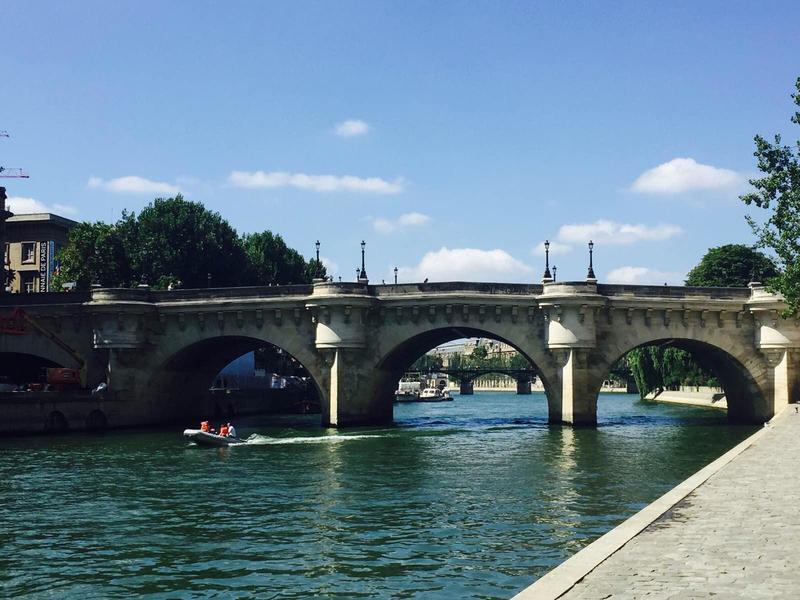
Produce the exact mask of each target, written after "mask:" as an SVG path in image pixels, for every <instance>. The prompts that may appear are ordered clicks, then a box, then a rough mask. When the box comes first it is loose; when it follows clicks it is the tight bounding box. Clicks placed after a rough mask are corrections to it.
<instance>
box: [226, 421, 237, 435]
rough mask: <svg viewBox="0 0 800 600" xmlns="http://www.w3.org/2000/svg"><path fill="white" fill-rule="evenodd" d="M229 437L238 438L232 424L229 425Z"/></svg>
mask: <svg viewBox="0 0 800 600" xmlns="http://www.w3.org/2000/svg"><path fill="white" fill-rule="evenodd" d="M228 437H232V438H235V437H236V428H235V427H234V426H233V425H231V424H230V423H228Z"/></svg>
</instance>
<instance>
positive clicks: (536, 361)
mask: <svg viewBox="0 0 800 600" xmlns="http://www.w3.org/2000/svg"><path fill="white" fill-rule="evenodd" d="M785 307H786V305H785V303H784V302H783V300H782V299H781V298H780V297H779V296H775V295H772V294H769V293H767V292H766V290H764V289H763V288H762V287H760V286H753V287H752V288H750V289H748V288H691V287H675V286H634V285H603V284H597V283H596V282H595V281H593V280H588V281H580V282H558V283H545V284H543V285H538V284H530V285H528V284H498V283H463V282H447V283H421V284H403V285H367V284H366V283H334V282H317V283H315V284H313V285H299V286H278V287H249V288H226V289H200V290H174V291H155V290H150V289H148V288H137V289H94V290H92V291H91V292H75V293H47V294H30V295H3V296H2V297H0V353H15V354H27V355H33V356H35V357H41V358H42V359H45V360H47V361H50V362H52V363H54V364H58V365H61V366H65V367H74V368H80V369H83V370H84V372H85V375H86V384H87V386H88V387H94V386H96V385H97V384H99V383H100V382H106V383H107V384H108V389H107V392H106V394H105V397H104V399H103V400H102V401H101V400H97V401H96V404H95V406H94V407H93V408H92V410H100V411H102V412H103V413H104V414H105V416H106V417H107V419H108V422H109V425H112V426H113V425H134V424H146V423H153V422H157V421H161V420H164V419H165V418H169V417H172V418H175V419H182V420H184V421H188V420H190V419H194V418H195V417H197V416H201V415H208V414H210V413H209V410H211V409H212V408H213V399H210V394H209V392H208V390H209V387H210V386H211V382H212V380H213V378H214V377H215V375H216V374H217V373H218V372H219V370H220V369H221V368H222V367H224V366H225V365H226V364H227V363H228V362H230V361H231V360H232V359H234V358H236V357H237V356H240V355H242V354H244V353H246V352H248V351H251V350H253V349H256V348H259V347H261V346H264V345H266V344H274V345H276V346H278V347H280V348H283V349H284V350H285V351H286V352H288V353H289V354H291V355H292V356H293V357H294V358H296V359H297V360H298V361H299V362H300V363H301V364H302V365H303V366H304V367H305V368H306V369H307V370H308V372H309V374H310V376H311V378H312V379H313V382H314V385H315V387H316V389H317V391H318V394H319V397H320V399H321V404H322V421H323V423H324V424H326V425H333V426H343V425H358V424H367V423H369V424H374V423H386V422H390V421H391V420H392V399H393V395H394V390H395V389H396V385H397V382H398V381H399V380H400V378H401V377H402V375H403V373H404V372H405V371H406V370H407V369H408V368H409V366H410V365H412V364H413V363H414V361H415V360H417V359H418V358H419V357H420V356H422V355H423V354H424V353H425V352H427V351H429V350H430V349H432V348H434V347H436V346H438V345H440V344H443V343H445V342H448V341H453V340H457V339H461V338H467V337H483V338H494V339H496V340H500V341H502V342H505V343H508V344H510V345H511V346H513V347H514V348H516V349H517V350H518V351H519V352H520V353H521V354H522V355H523V356H525V357H526V358H527V359H528V361H529V362H530V363H531V364H532V365H533V369H534V370H535V372H536V376H537V377H538V378H539V379H540V380H541V382H542V384H543V387H544V389H545V393H546V395H547V402H548V409H549V415H550V420H551V421H552V422H561V423H571V424H576V425H591V424H594V423H596V419H597V416H596V415H597V400H598V392H599V390H600V388H601V386H602V384H603V381H604V380H605V379H606V378H607V376H608V373H609V371H610V369H611V367H612V365H613V364H614V363H615V362H616V361H617V360H618V359H619V358H620V357H621V356H623V355H624V354H625V353H626V352H628V351H629V350H631V349H633V348H636V347H638V346H642V345H647V344H652V343H664V342H669V343H671V344H672V345H674V346H677V347H680V348H684V349H686V350H689V351H690V352H691V353H692V354H693V356H694V357H695V358H696V359H697V360H698V362H699V363H700V364H701V365H702V366H704V367H706V368H708V369H709V370H710V371H712V372H713V373H714V374H715V375H716V376H717V377H718V379H719V380H720V382H721V384H722V387H723V388H724V389H725V392H726V395H727V398H728V406H729V408H728V415H729V417H730V418H731V419H735V420H741V421H749V422H763V421H765V420H766V419H769V418H770V417H771V416H772V415H774V414H775V412H776V411H777V410H779V409H780V408H782V407H783V406H784V405H785V404H787V403H788V402H789V400H790V398H796V396H797V392H798V383H800V377H798V374H799V373H800V369H799V368H798V367H800V360H799V358H798V357H799V356H800V355H799V354H798V350H800V323H798V321H796V320H795V319H786V318H783V317H782V316H781V315H782V311H783V310H784V309H785ZM16 309H21V311H22V314H24V316H25V318H26V319H30V320H31V322H35V323H36V327H31V326H28V325H27V323H28V321H23V320H22V319H21V316H20V315H21V313H20V311H16ZM0 358H2V356H0ZM495 371H496V370H495ZM19 403H20V404H19V406H17V405H15V406H16V408H14V409H13V411H19V412H13V411H11V412H9V411H10V410H11V409H7V410H6V409H5V408H2V409H0V410H6V413H7V417H8V418H4V419H2V420H0V421H1V422H2V423H3V425H2V426H3V427H8V426H10V425H8V424H9V423H11V422H13V421H14V419H15V418H17V417H15V416H14V415H23V413H24V411H25V410H34V409H33V408H30V407H29V406H22V403H24V400H20V401H19ZM4 406H5V405H4ZM37 406H38V405H37ZM76 406H77V405H76ZM88 408H89V407H88V405H87V407H85V408H74V410H73V409H71V408H69V409H68V408H64V409H63V410H62V412H63V413H64V415H63V416H64V417H65V419H66V421H67V422H68V423H69V424H70V427H72V426H75V427H78V426H80V423H81V422H82V421H81V420H82V419H84V418H85V417H86V415H84V412H86V411H87V410H88ZM35 410H42V411H43V410H45V409H44V408H36V409H35ZM69 411H72V412H69ZM81 411H84V412H81ZM12 413H13V414H12ZM24 414H27V413H24ZM87 414H88V413H87ZM46 416H47V415H43V416H42V417H41V418H42V421H44V419H45V418H46ZM19 418H20V419H23V417H22V416H20V417H19ZM24 418H27V417H24ZM37 418H38V417H37Z"/></svg>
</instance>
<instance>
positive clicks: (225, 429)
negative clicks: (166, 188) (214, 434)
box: [219, 425, 228, 437]
mask: <svg viewBox="0 0 800 600" xmlns="http://www.w3.org/2000/svg"><path fill="white" fill-rule="evenodd" d="M219 434H220V435H221V436H222V437H225V436H227V435H228V426H227V425H222V426H221V427H220V428H219Z"/></svg>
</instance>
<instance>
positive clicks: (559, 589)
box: [511, 404, 796, 600]
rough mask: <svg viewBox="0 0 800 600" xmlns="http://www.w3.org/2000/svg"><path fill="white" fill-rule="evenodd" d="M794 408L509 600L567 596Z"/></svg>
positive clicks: (535, 599) (768, 423)
mask: <svg viewBox="0 0 800 600" xmlns="http://www.w3.org/2000/svg"><path fill="white" fill-rule="evenodd" d="M795 406H796V404H790V405H789V406H787V407H785V408H784V409H783V410H782V411H781V412H779V413H778V414H777V415H775V416H774V417H773V418H772V419H770V420H769V421H768V422H767V423H765V424H764V427H762V428H761V429H760V430H759V431H756V432H755V433H754V434H752V435H751V436H749V437H748V438H747V439H745V440H743V441H742V442H740V443H739V444H737V445H736V446H734V447H733V448H731V449H730V450H728V451H727V452H726V453H725V454H723V455H722V456H720V457H719V458H717V459H716V460H714V461H713V462H711V463H709V464H708V465H706V466H705V467H703V468H702V469H700V470H699V471H697V472H696V473H695V474H694V475H691V476H689V477H688V478H687V479H685V480H684V481H682V482H681V483H679V484H678V485H676V486H675V487H674V488H672V489H671V490H670V491H668V492H667V493H666V494H664V495H663V496H661V497H660V498H658V499H657V500H655V501H653V502H652V503H650V504H648V505H647V506H645V507H644V508H643V509H642V510H640V511H639V512H637V513H636V514H635V515H633V516H632V517H630V518H628V519H627V520H625V521H623V522H622V523H620V524H619V525H617V526H616V527H615V528H614V529H612V530H611V531H609V532H608V533H606V534H604V535H602V536H601V537H599V538H598V539H596V540H595V541H594V542H592V543H591V544H589V545H588V546H586V547H585V548H583V549H582V550H579V551H578V552H577V553H575V554H574V555H573V556H571V557H570V558H568V559H567V560H565V561H564V562H562V563H561V564H560V565H558V566H557V567H555V568H554V569H552V570H551V571H549V572H548V573H547V574H545V575H544V576H543V577H541V578H539V579H537V580H536V581H535V582H534V583H533V584H531V585H530V586H528V587H527V588H525V589H524V590H522V591H521V592H519V593H518V594H516V595H515V596H514V597H513V598H512V599H511V600H551V599H552V600H555V599H556V598H559V597H561V596H562V595H563V594H565V593H566V592H568V591H569V590H570V589H571V588H572V587H573V586H574V585H575V584H576V583H578V582H579V581H580V580H581V579H583V578H584V577H585V576H586V575H588V574H589V573H591V572H592V571H593V570H594V569H595V568H597V567H598V566H599V565H600V564H601V563H602V562H603V561H605V560H606V559H607V558H608V557H610V556H611V555H612V554H614V553H615V552H617V551H618V550H619V549H620V548H622V547H623V546H624V545H625V544H627V543H628V542H629V541H630V540H632V539H633V538H635V537H636V536H637V535H638V534H639V533H641V532H642V531H643V530H644V529H645V528H647V527H648V526H649V525H651V524H652V523H653V522H655V521H657V520H658V519H659V518H660V517H661V516H662V515H663V514H664V513H666V512H667V511H669V510H671V509H672V508H673V507H674V506H675V505H676V504H678V503H679V502H681V501H682V500H683V499H684V498H686V496H688V495H689V494H691V493H692V492H693V491H694V490H696V489H697V488H698V487H700V486H701V485H703V483H705V482H706V481H707V480H708V479H709V478H711V477H712V476H713V475H715V474H716V473H718V472H719V471H721V470H722V469H723V468H724V467H725V466H726V465H727V464H728V463H730V462H731V461H733V460H734V459H735V458H736V457H737V456H739V455H740V454H741V453H742V452H744V451H745V450H747V449H748V448H750V447H751V446H752V445H753V444H755V443H756V442H758V440H759V439H760V438H761V437H762V436H763V435H765V434H766V433H767V432H769V430H770V425H771V424H772V423H773V422H775V421H777V420H778V419H781V418H784V417H785V416H786V415H787V414H788V413H789V411H790V410H794V407H795Z"/></svg>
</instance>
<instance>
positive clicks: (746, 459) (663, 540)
mask: <svg viewBox="0 0 800 600" xmlns="http://www.w3.org/2000/svg"><path fill="white" fill-rule="evenodd" d="M790 410H791V412H789V413H788V414H785V415H783V416H782V417H781V418H779V419H776V421H775V423H774V425H773V426H772V427H773V431H771V432H770V433H769V434H767V435H765V436H763V437H761V438H760V439H759V440H757V442H756V443H755V445H754V446H751V447H750V448H748V449H747V450H745V451H744V452H743V453H742V454H741V455H739V456H738V457H736V459H734V460H733V461H732V462H731V463H729V464H728V465H726V466H725V467H724V468H723V469H722V470H720V471H719V472H718V473H716V474H715V475H713V476H712V477H711V478H710V479H709V480H708V481H706V482H705V483H704V484H703V485H701V486H700V487H699V488H697V489H696V490H695V491H694V492H692V493H691V494H689V495H688V496H687V497H686V498H685V499H684V500H683V501H682V502H680V503H678V504H677V505H676V506H675V507H674V508H673V509H672V510H671V511H669V512H668V513H666V514H665V515H664V516H662V517H661V518H660V519H659V520H658V521H656V522H654V523H653V524H651V525H650V526H649V527H647V528H646V529H645V530H644V531H642V532H641V533H640V534H639V535H637V536H636V537H635V538H633V539H632V540H631V541H629V542H628V543H627V544H626V545H625V546H623V547H622V548H621V549H620V550H619V551H617V552H616V553H615V554H613V555H611V556H610V557H609V558H608V559H606V560H605V561H604V562H603V563H601V564H600V565H599V566H598V567H597V568H596V569H594V571H592V572H591V573H589V574H588V575H587V576H586V577H584V578H583V579H582V580H581V581H580V582H579V583H578V584H576V585H575V587H573V588H572V589H571V590H569V591H568V592H567V593H565V594H564V595H562V596H561V598H567V599H570V600H573V599H588V598H592V599H600V598H615V599H617V598H681V599H683V598H709V597H712V596H714V597H718V598H754V599H755V598H792V599H798V598H800V511H798V503H800V414H797V413H795V411H794V407H790Z"/></svg>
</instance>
